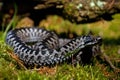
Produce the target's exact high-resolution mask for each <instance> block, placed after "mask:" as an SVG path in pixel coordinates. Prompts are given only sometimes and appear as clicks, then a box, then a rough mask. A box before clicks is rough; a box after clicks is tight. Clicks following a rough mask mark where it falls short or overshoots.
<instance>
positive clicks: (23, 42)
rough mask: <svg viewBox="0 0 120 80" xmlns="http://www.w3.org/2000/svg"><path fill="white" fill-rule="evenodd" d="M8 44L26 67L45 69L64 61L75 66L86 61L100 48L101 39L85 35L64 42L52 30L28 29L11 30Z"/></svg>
mask: <svg viewBox="0 0 120 80" xmlns="http://www.w3.org/2000/svg"><path fill="white" fill-rule="evenodd" d="M5 42H6V44H8V45H9V46H10V47H11V48H12V49H13V51H14V54H15V55H16V56H18V57H19V59H20V60H22V61H23V62H24V65H26V66H32V67H33V66H38V67H42V66H51V65H56V64H60V63H64V62H68V63H75V64H76V63H77V62H81V61H82V62H85V61H86V60H87V58H91V57H92V56H93V54H94V55H95V53H97V50H99V49H100V44H101V42H102V38H101V37H100V36H92V35H82V36H78V37H76V38H72V39H62V38H59V37H58V35H57V34H56V33H54V32H53V31H49V30H46V29H43V28H39V27H29V28H27V27H26V28H19V29H13V30H10V31H9V32H8V33H7V35H6V39H5ZM84 58H85V61H84V60H83V59H84Z"/></svg>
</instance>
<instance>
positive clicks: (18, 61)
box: [7, 49, 27, 70]
mask: <svg viewBox="0 0 120 80" xmlns="http://www.w3.org/2000/svg"><path fill="white" fill-rule="evenodd" d="M7 53H8V55H10V56H11V57H12V58H13V59H14V60H15V61H16V62H17V63H18V64H19V65H20V66H21V67H22V68H23V69H25V70H27V68H26V67H25V66H24V65H23V62H22V61H21V60H20V59H19V58H18V57H17V56H16V55H15V54H14V53H13V52H12V51H11V50H9V49H7Z"/></svg>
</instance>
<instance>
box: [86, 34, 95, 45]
mask: <svg viewBox="0 0 120 80" xmlns="http://www.w3.org/2000/svg"><path fill="white" fill-rule="evenodd" d="M84 40H85V44H86V43H89V42H92V41H93V37H92V36H89V35H88V36H85V37H84Z"/></svg>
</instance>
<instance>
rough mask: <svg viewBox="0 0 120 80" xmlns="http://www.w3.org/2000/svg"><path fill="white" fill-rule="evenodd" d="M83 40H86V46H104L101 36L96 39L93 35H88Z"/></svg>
mask: <svg viewBox="0 0 120 80" xmlns="http://www.w3.org/2000/svg"><path fill="white" fill-rule="evenodd" d="M83 40H84V44H85V45H86V46H91V45H95V44H99V45H101V44H102V38H101V37H100V36H97V37H95V36H93V35H87V36H84V38H83Z"/></svg>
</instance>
